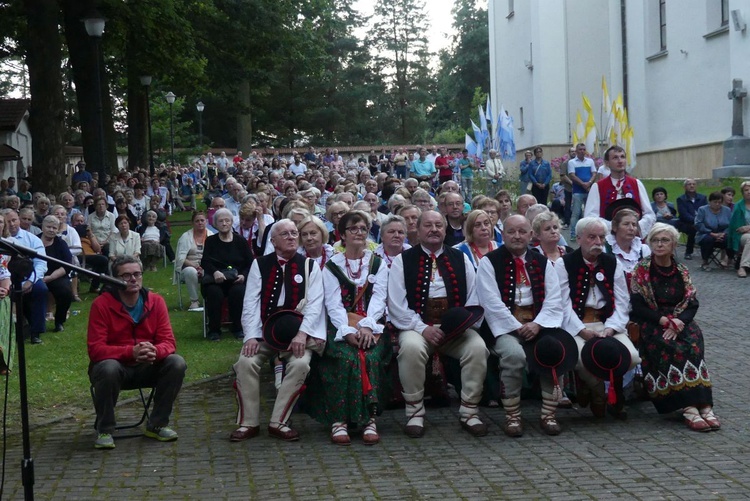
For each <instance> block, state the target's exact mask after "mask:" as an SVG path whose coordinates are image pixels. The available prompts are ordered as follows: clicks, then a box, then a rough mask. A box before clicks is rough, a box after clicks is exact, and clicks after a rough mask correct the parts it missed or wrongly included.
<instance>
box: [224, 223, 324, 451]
mask: <svg viewBox="0 0 750 501" xmlns="http://www.w3.org/2000/svg"><path fill="white" fill-rule="evenodd" d="M298 237H299V234H298V233H297V228H296V226H295V225H294V222H292V221H291V220H289V219H282V220H280V221H278V222H276V224H274V225H273V226H272V227H271V242H272V243H273V245H274V247H275V249H276V252H275V253H273V254H268V255H265V256H263V257H260V258H258V259H256V260H255V261H253V264H252V266H251V267H250V273H249V275H248V277H247V290H246V292H245V299H244V304H243V307H242V329H243V331H244V333H245V338H244V341H245V343H244V344H243V345H242V352H241V354H240V358H239V360H238V361H237V363H236V364H234V372H235V374H236V377H237V379H236V383H235V388H236V390H237V400H238V403H239V414H238V416H237V424H239V425H240V427H239V428H237V429H236V430H235V431H234V432H233V433H232V435H231V437H230V440H232V441H233V442H239V441H242V440H247V439H248V438H252V437H255V436H256V435H258V431H259V429H260V417H259V416H260V375H259V374H260V370H261V367H263V364H264V363H265V362H266V361H267V360H268V359H269V358H271V357H273V356H275V355H276V354H278V356H279V357H281V358H282V359H284V360H286V374H285V376H284V380H283V381H282V383H281V388H279V392H278V395H277V396H276V402H275V403H274V406H273V411H272V412H271V422H270V424H269V425H268V434H269V435H271V436H273V437H277V438H280V439H282V440H286V441H292V440H298V439H299V433H297V431H296V430H294V429H292V428H291V427H289V425H288V424H287V421H288V419H289V415H290V414H291V412H292V408H293V407H294V404H295V402H296V401H297V398H298V397H299V395H300V393H301V392H302V386H303V384H304V382H305V379H306V378H307V374H308V373H309V372H310V359H311V358H312V353H313V351H314V352H316V353H318V354H322V353H323V348H324V347H325V340H326V330H325V313H324V310H323V297H324V292H323V275H322V274H321V272H320V267H319V266H314V262H313V261H312V260H311V259H308V258H305V257H304V256H302V255H300V254H297V242H298ZM303 301H304V303H302V302H303ZM301 303H302V304H303V305H304V306H303V307H302V308H299V306H300V304H301ZM298 308H299V309H300V310H301V311H300V313H302V315H303V319H302V325H301V326H300V328H299V331H298V332H297V335H296V336H295V337H294V339H292V341H291V343H290V344H289V348H288V350H286V351H281V352H279V351H278V350H275V349H273V348H272V347H271V346H269V345H268V343H266V342H265V341H263V324H264V323H265V321H266V319H268V317H269V316H271V314H272V313H274V312H276V311H277V310H295V309H298Z"/></svg>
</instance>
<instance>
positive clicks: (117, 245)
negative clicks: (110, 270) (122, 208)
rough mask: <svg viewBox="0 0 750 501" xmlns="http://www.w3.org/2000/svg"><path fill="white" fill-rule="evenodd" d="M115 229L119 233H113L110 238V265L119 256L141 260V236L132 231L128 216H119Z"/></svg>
mask: <svg viewBox="0 0 750 501" xmlns="http://www.w3.org/2000/svg"><path fill="white" fill-rule="evenodd" d="M115 227H116V228H117V231H113V232H112V234H111V235H110V237H109V261H110V263H111V262H112V261H114V260H115V258H116V257H117V256H133V257H135V258H136V259H140V256H141V236H140V235H139V234H138V233H136V232H134V231H132V230H131V229H130V220H129V219H128V216H117V219H115Z"/></svg>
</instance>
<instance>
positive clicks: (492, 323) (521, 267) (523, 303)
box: [477, 215, 563, 437]
mask: <svg viewBox="0 0 750 501" xmlns="http://www.w3.org/2000/svg"><path fill="white" fill-rule="evenodd" d="M530 241H531V224H530V223H529V221H528V220H527V219H526V218H525V217H524V216H520V215H513V216H510V217H508V219H506V220H505V223H504V225H503V245H502V246H501V247H499V248H498V249H496V250H494V251H492V252H490V253H488V254H487V255H486V256H485V257H486V259H482V260H481V261H480V262H479V269H478V270H477V297H478V299H479V303H481V304H482V305H483V307H484V309H485V314H484V318H485V320H486V321H487V324H488V326H489V328H490V331H491V332H492V336H493V338H492V340H491V341H490V342H491V343H492V345H491V346H490V349H491V350H493V351H494V352H495V353H496V354H497V356H498V357H499V359H500V369H501V370H502V372H501V375H500V382H501V398H502V402H503V408H504V409H505V416H506V417H505V425H504V426H503V431H504V432H505V434H506V435H508V436H510V437H520V436H521V435H522V434H523V424H522V423H521V387H522V385H523V372H524V369H526V353H525V352H524V345H526V344H534V343H535V342H536V341H537V340H538V339H539V336H540V335H541V333H542V332H543V331H546V330H550V329H554V328H559V327H560V325H561V322H562V318H563V314H562V312H563V309H562V297H561V296H560V287H559V281H558V277H557V274H556V273H555V270H554V268H553V266H552V263H551V262H550V261H548V260H547V258H546V257H544V256H543V255H541V254H539V253H538V252H534V251H531V250H529V247H528V246H529V242H530ZM540 382H541V386H542V416H541V427H542V430H543V431H544V432H545V433H547V434H548V435H558V434H559V433H560V425H559V424H558V423H557V420H556V419H555V410H556V409H557V401H558V397H557V396H556V395H555V392H556V391H558V392H559V391H560V387H559V385H558V384H557V381H554V380H553V378H552V374H546V375H542V376H541V377H540Z"/></svg>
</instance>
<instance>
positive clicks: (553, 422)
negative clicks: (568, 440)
mask: <svg viewBox="0 0 750 501" xmlns="http://www.w3.org/2000/svg"><path fill="white" fill-rule="evenodd" d="M540 426H541V428H542V431H543V432H544V433H546V434H547V435H552V436H555V435H559V434H560V432H561V431H562V428H560V423H558V422H557V418H555V416H554V415H549V416H542V419H541V422H540Z"/></svg>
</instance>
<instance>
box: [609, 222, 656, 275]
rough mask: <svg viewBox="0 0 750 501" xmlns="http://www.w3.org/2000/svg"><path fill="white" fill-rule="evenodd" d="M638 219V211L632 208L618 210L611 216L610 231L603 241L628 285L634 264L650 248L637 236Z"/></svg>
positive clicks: (646, 254)
mask: <svg viewBox="0 0 750 501" xmlns="http://www.w3.org/2000/svg"><path fill="white" fill-rule="evenodd" d="M639 219H640V217H638V213H637V212H636V211H634V210H633V209H620V210H618V211H617V212H616V213H615V215H614V216H613V217H612V231H611V233H610V234H609V235H607V237H606V238H605V241H604V251H605V252H608V253H610V254H614V255H615V257H616V258H617V261H618V262H619V263H620V265H621V266H622V269H623V271H624V272H625V277H626V278H627V279H628V286H630V277H631V275H632V273H633V268H635V265H636V264H638V261H640V260H641V259H643V258H645V257H648V256H650V255H651V250H650V249H649V248H648V246H647V245H645V244H643V242H642V241H641V237H639V236H638V233H639V231H640V229H639V227H638V220H639Z"/></svg>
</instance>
